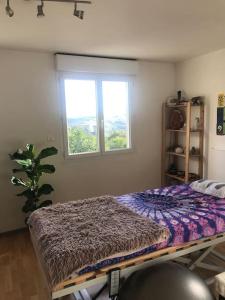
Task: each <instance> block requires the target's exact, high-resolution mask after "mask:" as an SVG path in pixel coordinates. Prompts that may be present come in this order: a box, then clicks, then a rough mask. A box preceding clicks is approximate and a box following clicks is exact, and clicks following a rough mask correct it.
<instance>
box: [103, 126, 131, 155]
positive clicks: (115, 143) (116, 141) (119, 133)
mask: <svg viewBox="0 0 225 300" xmlns="http://www.w3.org/2000/svg"><path fill="white" fill-rule="evenodd" d="M105 143H106V145H105V147H106V150H113V149H124V148H127V137H126V131H125V130H114V131H113V132H112V133H111V134H110V135H109V136H108V137H106V141H105Z"/></svg>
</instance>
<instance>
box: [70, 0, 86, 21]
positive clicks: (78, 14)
mask: <svg viewBox="0 0 225 300" xmlns="http://www.w3.org/2000/svg"><path fill="white" fill-rule="evenodd" d="M73 15H74V16H75V17H77V18H79V19H81V20H83V18H84V11H83V10H78V9H77V2H75V4H74V12H73Z"/></svg>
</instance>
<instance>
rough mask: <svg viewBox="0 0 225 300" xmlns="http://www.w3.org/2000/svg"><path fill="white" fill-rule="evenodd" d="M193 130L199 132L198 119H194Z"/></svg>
mask: <svg viewBox="0 0 225 300" xmlns="http://www.w3.org/2000/svg"><path fill="white" fill-rule="evenodd" d="M193 129H194V130H199V129H200V118H199V117H196V118H195V122H194V128H193Z"/></svg>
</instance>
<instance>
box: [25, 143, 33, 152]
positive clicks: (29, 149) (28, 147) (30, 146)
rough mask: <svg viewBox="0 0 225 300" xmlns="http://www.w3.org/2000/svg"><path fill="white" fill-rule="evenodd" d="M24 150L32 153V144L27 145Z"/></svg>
mask: <svg viewBox="0 0 225 300" xmlns="http://www.w3.org/2000/svg"><path fill="white" fill-rule="evenodd" d="M26 148H27V151H28V152H29V153H34V145H33V144H27V145H26Z"/></svg>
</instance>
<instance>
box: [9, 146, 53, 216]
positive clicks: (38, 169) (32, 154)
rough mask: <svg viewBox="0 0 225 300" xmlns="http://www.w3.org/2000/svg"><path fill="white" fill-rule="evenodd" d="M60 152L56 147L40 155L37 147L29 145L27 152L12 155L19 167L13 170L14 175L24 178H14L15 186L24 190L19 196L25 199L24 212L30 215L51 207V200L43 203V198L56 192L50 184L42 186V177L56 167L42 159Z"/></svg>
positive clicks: (47, 149) (44, 150) (12, 180)
mask: <svg viewBox="0 0 225 300" xmlns="http://www.w3.org/2000/svg"><path fill="white" fill-rule="evenodd" d="M57 153H58V150H57V149H56V148H55V147H50V148H45V149H43V150H42V151H41V152H40V153H38V154H37V153H36V150H35V147H34V145H32V144H28V145H27V146H26V149H25V150H22V149H18V150H17V151H16V152H15V153H13V154H10V155H9V156H10V158H11V160H12V161H15V162H16V163H17V164H18V165H19V167H18V168H17V169H13V170H12V171H13V173H14V174H18V175H19V174H23V176H12V178H11V182H12V184H13V185H15V186H18V187H23V188H24V190H23V191H22V192H20V193H19V194H17V196H19V197H25V198H26V201H25V204H24V206H23V208H22V210H23V212H24V213H26V214H29V213H31V212H33V211H35V210H36V209H38V208H41V207H44V206H49V205H51V204H52V201H51V200H43V201H41V197H42V196H45V195H49V194H50V193H51V192H53V191H54V189H53V187H52V186H51V185H50V184H40V179H41V176H42V175H43V174H44V173H47V174H52V173H54V172H55V167H54V166H53V165H49V164H42V159H45V158H47V157H49V156H52V155H56V154H57Z"/></svg>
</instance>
